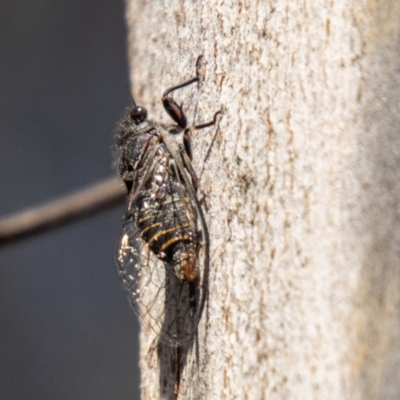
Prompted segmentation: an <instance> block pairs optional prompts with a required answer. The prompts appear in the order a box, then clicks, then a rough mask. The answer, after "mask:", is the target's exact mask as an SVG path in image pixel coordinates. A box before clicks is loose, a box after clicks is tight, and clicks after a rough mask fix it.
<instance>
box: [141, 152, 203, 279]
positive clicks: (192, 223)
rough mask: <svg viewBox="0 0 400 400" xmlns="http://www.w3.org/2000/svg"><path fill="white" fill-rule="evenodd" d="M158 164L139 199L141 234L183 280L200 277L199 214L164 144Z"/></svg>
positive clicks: (158, 156) (158, 155)
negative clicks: (198, 262) (198, 256)
mask: <svg viewBox="0 0 400 400" xmlns="http://www.w3.org/2000/svg"><path fill="white" fill-rule="evenodd" d="M156 159H157V162H156V167H155V169H154V173H153V174H152V176H151V178H150V179H149V180H148V181H147V182H146V185H145V187H144V188H143V189H142V190H141V191H140V193H139V194H138V197H137V199H136V202H135V203H136V216H135V219H136V223H137V226H138V228H139V230H140V233H141V237H142V238H143V240H144V241H145V242H146V243H147V244H148V246H149V247H150V249H151V251H152V252H153V253H154V254H155V255H156V256H157V257H158V258H159V259H160V260H162V261H163V262H164V263H165V264H166V265H167V267H170V268H173V269H174V273H175V274H176V276H177V277H178V278H179V279H180V280H184V281H189V282H193V281H195V280H196V279H197V278H198V266H197V253H198V249H199V241H198V238H197V223H196V221H197V215H196V214H195V210H194V208H193V206H192V203H191V200H190V196H189V193H188V192H187V189H186V188H185V184H184V180H183V179H182V177H181V176H179V172H177V169H176V166H175V163H174V160H173V158H172V157H171V156H170V154H169V153H168V152H167V151H166V149H165V148H164V146H162V145H160V146H159V148H158V151H157V154H156Z"/></svg>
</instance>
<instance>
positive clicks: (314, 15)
mask: <svg viewBox="0 0 400 400" xmlns="http://www.w3.org/2000/svg"><path fill="white" fill-rule="evenodd" d="M127 20H128V26H129V46H128V49H129V61H130V67H131V79H132V82H133V93H134V96H135V99H136V102H137V103H138V104H140V105H143V106H145V107H146V108H147V109H148V110H149V115H150V118H153V119H156V120H161V121H165V122H168V120H169V119H168V116H167V114H165V112H164V111H163V109H162V105H161V101H160V97H161V94H162V93H163V91H164V90H165V89H166V88H168V87H170V86H173V85H174V84H178V83H180V82H182V81H184V80H185V79H189V78H191V77H192V76H193V75H194V73H195V63H196V60H197V58H198V57H199V56H200V55H203V57H204V58H203V60H204V63H205V66H204V76H203V79H202V83H201V85H199V87H198V89H196V87H194V88H193V87H192V88H188V89H183V90H182V91H181V92H179V93H178V94H176V96H175V94H174V96H175V98H177V99H179V101H180V99H182V102H183V104H184V108H185V111H186V112H187V115H188V117H189V118H188V119H189V121H190V122H193V120H194V122H195V123H200V122H204V121H208V120H210V119H211V118H212V116H213V115H214V113H215V112H216V111H217V110H219V109H223V110H224V114H223V116H222V118H221V119H220V121H219V123H218V124H217V126H215V127H211V128H208V129H205V130H201V131H199V132H195V133H194V135H193V140H192V142H193V145H194V146H193V147H194V149H193V154H194V156H193V158H194V166H195V169H196V171H197V173H198V174H199V175H200V179H201V184H202V187H203V190H204V191H205V193H206V195H207V201H206V203H207V206H208V207H207V208H205V216H206V220H207V224H208V228H209V232H210V249H211V252H210V255H211V262H210V277H209V287H208V300H207V304H206V307H205V311H204V312H203V315H202V319H201V321H200V326H199V332H198V335H197V336H198V337H197V339H196V343H195V344H194V345H193V346H192V347H190V348H188V349H182V348H173V347H168V346H167V345H161V346H158V347H157V346H156V345H155V343H156V340H155V338H154V336H153V334H152V333H151V332H148V331H147V330H143V331H142V334H141V371H142V398H143V399H146V400H148V399H151V400H153V399H159V398H160V399H161V398H165V399H175V398H177V399H196V400H197V399H211V400H214V399H230V400H231V399H250V400H254V399H260V400H261V399H385V400H387V399H398V398H400V305H399V260H400V258H399V256H400V202H399V198H400V134H399V131H398V130H399V127H400V110H399V104H400V86H399V81H400V79H399V76H400V72H399V71H400V62H399V57H398V54H399V49H400V46H399V44H400V42H399V40H400V37H399V22H400V3H399V2H398V0H392V1H390V0H387V1H385V2H378V1H377V0H369V1H365V2H359V1H347V2H334V1H332V2H322V1H309V2H295V1H289V0H282V1H276V0H269V1H265V2H256V1H237V2H232V1H218V2H202V1H183V0H178V1H174V2H173V1H167V0H164V1H163V2H161V1H144V0H142V1H139V0H130V1H128V3H127ZM213 139H215V140H213ZM210 146H211V147H210ZM209 148H210V152H209V154H208V149H209ZM207 154H208V156H207ZM206 156H207V157H206Z"/></svg>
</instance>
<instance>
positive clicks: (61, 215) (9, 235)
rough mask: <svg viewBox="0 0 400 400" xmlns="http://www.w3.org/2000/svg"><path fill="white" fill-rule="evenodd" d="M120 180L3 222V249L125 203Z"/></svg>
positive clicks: (0, 238)
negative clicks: (12, 243)
mask: <svg viewBox="0 0 400 400" xmlns="http://www.w3.org/2000/svg"><path fill="white" fill-rule="evenodd" d="M125 196H126V192H125V191H124V189H123V187H122V185H121V183H120V181H119V180H118V179H116V178H112V179H109V180H107V181H104V182H102V183H99V184H97V185H94V186H91V187H89V188H87V189H85V190H82V191H79V192H76V193H73V194H71V195H69V196H66V197H63V198H61V199H59V200H55V201H53V202H50V203H47V204H44V205H42V206H39V207H36V208H32V209H29V210H27V211H23V212H21V213H19V214H16V215H14V216H10V217H7V218H4V219H3V220H0V246H3V245H5V244H6V243H10V242H15V241H17V240H20V239H25V238H28V237H30V236H33V235H37V234H39V233H43V232H46V231H48V230H51V229H55V228H58V227H60V226H63V225H66V224H68V223H71V222H74V221H76V220H79V219H83V218H87V217H89V216H92V215H94V214H97V213H100V212H101V211H103V210H106V209H110V208H112V207H114V206H117V205H118V204H122V203H123V201H124V199H125Z"/></svg>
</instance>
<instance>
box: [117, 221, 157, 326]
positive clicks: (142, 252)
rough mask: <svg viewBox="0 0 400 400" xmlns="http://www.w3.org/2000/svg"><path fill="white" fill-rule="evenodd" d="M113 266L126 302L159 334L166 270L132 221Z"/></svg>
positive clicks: (119, 244) (125, 229) (127, 224)
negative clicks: (123, 290)
mask: <svg viewBox="0 0 400 400" xmlns="http://www.w3.org/2000/svg"><path fill="white" fill-rule="evenodd" d="M115 261H116V262H115V264H116V267H117V272H118V276H119V278H120V281H121V285H122V287H123V288H124V289H125V290H126V291H127V292H128V300H129V303H130V304H131V306H132V308H133V309H134V310H135V312H136V313H137V314H138V315H139V317H140V319H141V320H142V322H143V323H144V325H146V326H147V327H150V328H151V329H153V330H154V331H155V332H156V333H157V334H160V330H161V326H162V322H163V317H164V303H165V267H164V264H163V262H162V261H160V260H159V259H158V258H157V257H156V256H155V255H154V254H153V253H152V252H151V250H150V249H149V248H148V245H147V244H146V243H145V242H144V241H143V239H142V238H141V237H140V232H139V230H138V229H137V228H136V226H135V224H134V223H133V221H128V222H126V223H125V224H124V226H123V228H122V232H121V235H120V237H119V238H118V242H117V246H116V251H115Z"/></svg>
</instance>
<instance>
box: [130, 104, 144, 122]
mask: <svg viewBox="0 0 400 400" xmlns="http://www.w3.org/2000/svg"><path fill="white" fill-rule="evenodd" d="M129 116H130V117H131V118H132V119H133V120H134V121H135V122H136V123H140V122H143V121H145V120H146V119H147V110H146V109H145V108H144V107H133V108H132V111H131V112H130V113H129Z"/></svg>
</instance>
